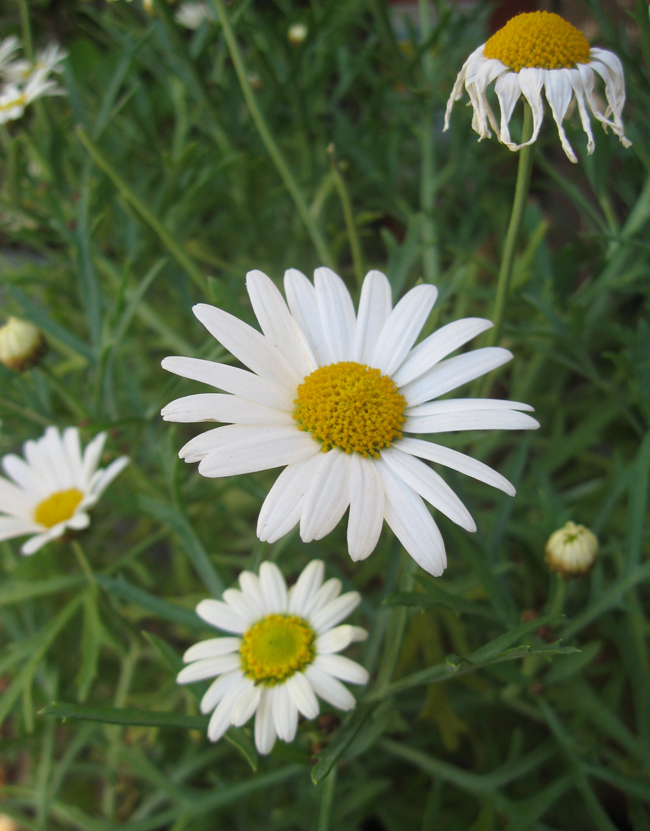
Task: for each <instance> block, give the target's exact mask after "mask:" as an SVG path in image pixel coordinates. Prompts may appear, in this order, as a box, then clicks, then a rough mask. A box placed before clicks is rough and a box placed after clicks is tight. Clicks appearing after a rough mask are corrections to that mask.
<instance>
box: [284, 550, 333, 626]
mask: <svg viewBox="0 0 650 831" xmlns="http://www.w3.org/2000/svg"><path fill="white" fill-rule="evenodd" d="M324 574H325V566H324V565H323V562H322V560H312V561H311V562H310V563H308V564H307V565H306V566H305V568H304V569H303V570H302V572H301V574H300V577H299V578H298V579H297V580H296V583H295V585H294V586H293V587H292V590H291V597H290V598H289V605H288V608H287V611H288V612H290V613H291V614H292V615H300V616H301V617H304V616H306V615H308V614H309V612H310V609H311V603H312V601H313V599H314V597H315V595H316V592H317V591H318V590H319V589H320V587H321V585H322V584H323V576H324Z"/></svg>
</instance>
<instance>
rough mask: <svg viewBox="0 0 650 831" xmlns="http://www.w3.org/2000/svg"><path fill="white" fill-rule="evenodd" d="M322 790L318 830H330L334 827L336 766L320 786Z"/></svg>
mask: <svg viewBox="0 0 650 831" xmlns="http://www.w3.org/2000/svg"><path fill="white" fill-rule="evenodd" d="M320 791H321V794H320V803H319V805H318V818H317V820H316V831H328V829H330V828H331V827H332V809H333V807H334V794H335V791H336V768H332V772H331V773H330V774H329V775H328V776H327V777H326V778H325V781H324V782H323V784H322V785H321V786H320Z"/></svg>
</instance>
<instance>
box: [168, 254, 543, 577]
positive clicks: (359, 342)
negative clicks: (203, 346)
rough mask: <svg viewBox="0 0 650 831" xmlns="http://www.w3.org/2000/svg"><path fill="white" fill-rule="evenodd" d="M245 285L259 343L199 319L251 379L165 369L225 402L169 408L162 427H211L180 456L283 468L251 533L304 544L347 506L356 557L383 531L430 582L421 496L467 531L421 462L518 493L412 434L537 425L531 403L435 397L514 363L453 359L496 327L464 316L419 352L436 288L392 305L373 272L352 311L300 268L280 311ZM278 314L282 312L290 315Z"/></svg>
mask: <svg viewBox="0 0 650 831" xmlns="http://www.w3.org/2000/svg"><path fill="white" fill-rule="evenodd" d="M246 284H247V289H248V293H249V295H250V299H251V303H252V305H253V310H254V311H255V314H256V316H257V319H258V321H259V324H260V326H261V328H262V333H263V334H260V333H259V332H258V331H256V330H255V329H253V328H252V327H250V326H248V325H247V324H245V323H243V322H242V321H240V320H239V319H238V318H235V317H234V316H233V315H230V314H228V313H227V312H224V311H223V310H221V309H218V308H215V307H214V306H208V305H205V304H200V305H198V306H195V307H194V313H195V314H196V316H197V317H198V319H199V320H200V321H201V322H202V323H203V325H204V326H205V327H206V328H207V330H208V331H209V332H210V334H212V335H213V336H214V337H215V338H217V340H218V341H219V342H220V343H221V344H223V346H225V348H226V349H228V350H229V351H230V352H232V354H233V355H235V357H237V358H238V359H239V360H240V361H241V362H242V363H243V364H244V365H245V366H247V367H248V368H249V369H250V370H252V372H247V371H245V370H242V369H237V368H235V367H232V366H228V365H225V364H218V363H213V362H210V361H202V360H197V359H195V358H182V357H172V358H165V360H164V361H163V367H164V368H165V369H167V370H169V371H170V372H175V373H176V374H178V375H183V376H185V377H187V378H192V379H194V380H197V381H202V382H203V383H207V384H210V385H212V386H213V387H217V388H218V389H222V390H225V392H226V393H228V394H227V395H222V394H215V393H202V394H199V395H190V396H187V397H185V398H179V399H177V400H176V401H172V402H171V403H170V404H168V405H167V406H166V407H165V408H164V409H163V411H162V414H163V417H164V418H165V419H166V420H168V421H179V422H192V421H221V422H230V424H229V425H228V426H225V427H217V428H216V429H214V430H210V431H208V432H207V433H203V434H202V435H200V436H197V437H196V438H193V439H192V440H191V441H189V442H188V443H187V444H186V445H185V446H184V447H183V448H182V449H181V451H180V456H181V458H183V459H185V461H187V462H199V473H201V474H202V475H203V476H208V477H221V476H232V475H234V474H242V473H251V472H253V471H257V470H267V469H269V468H274V467H280V466H286V468H285V470H284V471H283V472H282V473H281V474H280V476H279V477H278V479H277V480H276V482H275V484H274V485H273V487H272V488H271V490H270V492H269V494H268V496H267V497H266V500H265V501H264V504H263V505H262V509H261V511H260V515H259V520H258V525H257V534H258V536H259V538H260V539H261V540H265V541H268V542H274V541H275V540H277V539H279V538H280V537H282V536H283V535H284V534H286V533H287V532H288V531H290V530H291V528H293V527H294V525H296V524H297V523H300V536H301V538H302V539H303V540H304V541H305V542H309V541H311V540H317V539H321V538H322V537H324V536H325V535H326V534H328V533H329V532H330V531H331V530H332V529H333V528H334V527H335V526H336V525H337V523H338V522H339V520H340V519H341V518H342V517H343V514H344V513H345V512H346V510H347V509H348V508H349V511H350V513H349V520H348V534H347V540H348V548H349V552H350V556H351V557H352V559H353V560H361V559H364V558H365V557H367V556H368V555H369V554H370V553H371V552H372V551H373V549H374V548H375V545H376V544H377V540H378V539H379V535H380V532H381V528H382V524H383V521H384V519H385V520H386V522H387V523H388V524H389V525H390V527H391V528H392V529H393V531H394V532H395V535H396V536H397V537H398V539H399V540H400V542H401V543H402V545H403V546H404V548H405V549H406V550H407V551H408V553H409V554H410V555H411V556H412V557H413V558H414V559H415V560H416V561H417V562H418V563H419V565H421V566H422V567H423V568H424V569H425V570H426V571H428V572H430V573H431V574H434V575H440V574H442V572H443V570H444V568H445V566H446V555H445V546H444V542H443V539H442V536H441V534H440V531H439V530H438V526H437V525H436V523H435V522H434V520H433V517H432V516H431V514H430V513H429V510H428V509H427V507H426V505H425V503H424V500H427V501H428V502H430V503H431V505H433V507H434V508H436V509H437V510H439V511H440V512H441V513H443V514H445V515H446V516H448V517H449V518H450V519H452V520H453V521H454V522H456V523H457V524H458V525H460V526H462V527H463V528H465V529H467V530H468V531H475V530H476V526H475V524H474V520H473V519H472V517H471V515H470V513H469V511H468V510H467V508H466V507H465V506H464V505H463V503H462V502H461V501H460V499H459V498H458V497H457V496H456V494H455V493H454V492H453V491H452V489H451V488H450V487H449V486H448V485H447V484H446V483H445V482H444V480H443V479H442V478H441V477H440V476H439V475H438V474H437V473H436V472H435V471H434V470H432V469H431V468H430V467H429V466H428V465H427V464H425V462H423V461H422V459H426V460H427V461H431V462H434V463H436V464H441V465H445V466H447V467H451V468H453V469H454V470H458V471H461V472H462V473H465V474H467V475H468V476H472V477H473V478H475V479H478V480H480V481H482V482H486V483H487V484H490V485H493V486H494V487H496V488H499V489H500V490H503V491H504V492H505V493H509V494H511V495H513V494H514V488H513V487H512V485H511V484H510V483H509V482H508V481H507V480H506V479H504V478H503V476H501V475H500V474H498V473H496V472H495V471H494V470H492V469H491V468H489V467H488V466H487V465H484V464H482V463H481V462H478V461H477V460H475V459H472V458H470V457H468V456H466V455H464V454H462V453H459V452H457V451H455V450H451V449H449V448H447V447H444V446H442V445H439V444H434V443H433V442H430V441H424V440H422V439H420V438H416V437H413V436H408V437H407V436H404V435H403V434H404V433H412V434H415V436H418V435H422V434H431V433H445V432H452V431H458V430H477V429H485V430H518V429H523V430H528V429H534V428H536V427H538V426H539V425H538V423H537V421H535V419H534V418H532V417H531V416H529V415H527V414H526V413H525V412H523V411H525V410H531V409H532V408H531V407H529V406H528V405H527V404H520V403H518V402H514V401H501V400H492V399H462V398H461V399H449V400H444V401H437V400H435V399H438V398H440V397H441V396H442V395H444V394H445V393H448V392H450V391H451V390H454V389H456V388H458V387H460V386H462V385H463V384H466V383H467V382H469V381H472V380H474V379H475V378H478V377H480V376H481V375H484V374H485V373H486V372H489V371H490V370H492V369H495V368H496V367H498V366H501V365H502V364H504V363H506V362H507V361H509V360H510V359H511V358H512V354H511V353H510V352H509V351H508V350H507V349H502V348H500V347H488V348H484V349H477V350H475V351H474V352H468V353H466V354H463V355H458V356H456V357H452V358H448V357H447V356H448V355H450V354H451V353H452V352H454V351H455V350H457V349H458V348H459V347H461V346H462V345H463V344H465V343H466V342H467V341H469V340H470V339H471V338H473V337H475V336H476V335H478V334H479V333H480V332H483V331H485V330H486V329H488V328H489V327H490V326H491V323H490V322H489V321H487V320H482V319H480V318H466V319H464V320H458V321H454V322H453V323H449V324H447V325H446V326H444V327H442V328H441V329H439V330H438V331H437V332H434V333H433V334H432V335H430V336H429V337H427V338H425V339H424V340H423V341H422V342H421V343H419V344H418V345H417V346H415V347H414V344H415V341H416V339H417V337H418V335H419V334H420V331H421V330H422V327H423V326H424V324H425V322H426V320H427V318H428V316H429V313H430V311H431V309H432V307H433V304H434V303H435V301H436V297H437V293H438V292H437V290H436V288H435V287H434V286H432V285H420V286H416V287H415V288H413V289H411V290H410V291H409V292H407V293H406V294H405V295H404V297H403V298H402V299H401V300H400V301H399V303H398V304H397V305H396V306H395V308H394V309H393V308H392V300H391V289H390V284H389V282H388V280H387V279H386V277H385V276H384V275H383V274H381V273H380V272H378V271H371V272H369V274H368V275H367V276H366V278H365V280H364V283H363V288H362V290H361V299H360V301H359V311H358V314H355V311H354V306H353V304H352V299H351V297H350V294H349V292H348V290H347V288H346V287H345V284H344V283H343V281H342V280H341V279H340V277H338V276H337V275H336V274H334V272H333V271H331V270H330V269H327V268H319V269H317V270H316V274H315V281H314V284H312V283H310V281H309V280H308V279H307V278H306V277H305V276H304V275H303V274H301V273H300V272H299V271H297V270H295V269H290V270H289V271H287V272H286V274H285V279H284V285H285V291H286V295H287V302H286V303H285V300H284V298H283V297H282V295H281V293H280V291H279V290H278V289H277V288H276V286H275V285H274V284H273V282H272V281H271V280H270V279H269V278H268V277H267V276H266V275H265V274H262V272H260V271H252V272H249V274H248V275H247V281H246ZM287 304H288V306H287Z"/></svg>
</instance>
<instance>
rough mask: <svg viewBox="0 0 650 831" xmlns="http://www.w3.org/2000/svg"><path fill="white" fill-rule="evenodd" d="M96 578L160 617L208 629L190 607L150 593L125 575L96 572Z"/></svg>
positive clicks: (191, 626)
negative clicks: (110, 575)
mask: <svg viewBox="0 0 650 831" xmlns="http://www.w3.org/2000/svg"><path fill="white" fill-rule="evenodd" d="M95 579H96V580H97V582H98V583H99V584H100V585H101V586H103V587H104V588H105V589H106V590H107V591H109V592H111V593H112V594H116V595H118V596H119V597H122V598H123V599H124V600H128V601H129V602H131V603H135V605H136V606H140V607H141V608H142V609H147V611H149V612H152V613H153V614H154V615H157V616H158V617H162V618H164V619H165V620H169V621H171V622H172V623H179V624H181V625H182V626H188V627H189V628H190V629H200V630H202V631H205V629H206V624H205V623H204V622H203V621H202V620H201V618H200V617H198V615H196V614H195V613H194V612H193V611H191V610H190V609H184V608H183V607H182V606H177V605H176V604H175V603H170V602H169V601H167V600H163V599H162V598H160V597H156V596H155V595H153V594H149V592H146V591H144V590H143V589H139V588H137V586H134V585H132V584H131V583H129V582H128V581H127V580H125V579H124V577H121V576H120V577H108V576H107V575H106V574H96V575H95Z"/></svg>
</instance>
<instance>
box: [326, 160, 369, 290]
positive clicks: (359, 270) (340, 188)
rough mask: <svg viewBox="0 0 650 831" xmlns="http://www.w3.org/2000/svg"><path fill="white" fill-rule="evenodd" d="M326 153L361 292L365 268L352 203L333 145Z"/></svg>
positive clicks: (355, 275)
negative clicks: (330, 164)
mask: <svg viewBox="0 0 650 831" xmlns="http://www.w3.org/2000/svg"><path fill="white" fill-rule="evenodd" d="M327 152H328V154H329V157H330V161H331V163H332V174H333V176H334V184H335V186H336V191H337V193H338V195H339V199H340V200H341V207H342V209H343V218H344V219H345V228H346V230H347V232H348V240H349V242H350V250H351V251H352V263H353V265H354V278H355V280H356V283H357V288H358V289H359V291H361V284H362V283H363V277H364V274H365V267H364V264H363V251H362V249H361V243H360V242H359V234H358V233H357V227H356V225H355V224H354V216H353V214H352V203H351V201H350V194H349V193H348V189H347V187H346V184H345V180H344V178H343V176H341V171H340V169H339V165H338V162H337V160H336V151H335V149H334V145H333V144H330V146H329V147H328V148H327Z"/></svg>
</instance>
